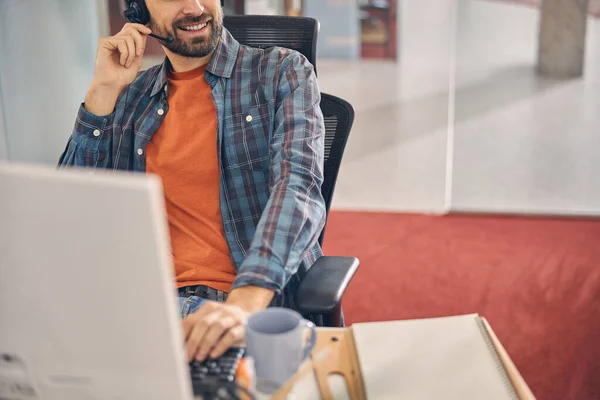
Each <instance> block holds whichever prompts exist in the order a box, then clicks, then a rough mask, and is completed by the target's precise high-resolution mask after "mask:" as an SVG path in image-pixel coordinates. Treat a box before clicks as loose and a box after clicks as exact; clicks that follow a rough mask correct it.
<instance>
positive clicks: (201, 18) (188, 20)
mask: <svg viewBox="0 0 600 400" xmlns="http://www.w3.org/2000/svg"><path fill="white" fill-rule="evenodd" d="M212 19H213V16H212V15H209V14H202V15H198V16H195V17H183V18H181V19H178V20H177V21H175V22H174V23H173V25H175V26H182V25H198V24H203V23H205V22H209V21H211V20H212Z"/></svg>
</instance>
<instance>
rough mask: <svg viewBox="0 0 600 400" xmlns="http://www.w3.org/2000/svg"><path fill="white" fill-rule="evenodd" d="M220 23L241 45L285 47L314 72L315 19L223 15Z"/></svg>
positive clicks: (315, 57) (316, 30)
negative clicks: (299, 55) (292, 51)
mask: <svg viewBox="0 0 600 400" xmlns="http://www.w3.org/2000/svg"><path fill="white" fill-rule="evenodd" d="M223 24H224V25H225V27H226V28H227V30H228V31H229V32H230V33H231V35H232V36H233V37H234V38H235V39H236V40H237V41H238V42H240V43H241V44H244V45H246V46H251V47H258V48H261V49H265V48H268V47H274V46H279V47H285V48H287V49H292V50H296V51H298V52H299V53H302V54H303V55H304V57H306V58H307V59H308V61H309V62H310V63H311V64H312V65H313V67H314V68H315V74H316V73H317V65H316V62H317V36H318V34H319V22H318V21H317V20H316V19H313V18H304V17H285V16H279V15H226V16H225V18H224V21H223Z"/></svg>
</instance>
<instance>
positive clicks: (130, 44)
mask: <svg viewBox="0 0 600 400" xmlns="http://www.w3.org/2000/svg"><path fill="white" fill-rule="evenodd" d="M123 39H124V40H125V44H126V45H127V61H125V66H126V67H127V68H129V67H130V66H131V63H132V62H133V60H134V59H135V56H136V53H135V42H134V41H133V37H131V36H123Z"/></svg>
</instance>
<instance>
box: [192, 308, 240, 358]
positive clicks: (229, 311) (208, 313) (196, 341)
mask: <svg viewBox="0 0 600 400" xmlns="http://www.w3.org/2000/svg"><path fill="white" fill-rule="evenodd" d="M247 317H248V313H247V312H246V311H244V310H242V308H240V307H238V306H236V305H230V304H222V303H218V302H214V301H209V302H206V303H204V304H203V305H202V306H201V307H200V309H199V310H198V311H196V312H195V313H193V314H190V315H189V316H188V317H186V318H185V319H184V320H183V331H184V335H185V342H186V348H187V358H188V361H192V360H193V359H194V358H195V359H197V360H198V361H203V360H204V359H205V358H206V357H207V356H209V355H210V357H211V358H217V357H219V356H220V355H222V354H223V353H224V352H225V351H226V350H227V349H228V348H229V347H231V346H233V345H234V344H236V343H239V342H242V341H243V340H244V324H245V323H246V319H247Z"/></svg>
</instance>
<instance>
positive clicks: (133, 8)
mask: <svg viewBox="0 0 600 400" xmlns="http://www.w3.org/2000/svg"><path fill="white" fill-rule="evenodd" d="M125 6H126V8H125V12H124V13H123V15H125V18H127V19H128V20H129V21H130V22H133V23H134V24H142V25H148V24H149V23H150V12H149V11H148V8H147V7H146V2H145V0H125ZM150 36H152V37H153V38H156V39H158V40H162V41H165V42H167V43H171V42H172V41H173V40H175V38H174V37H173V36H167V37H162V36H158V35H155V34H154V33H151V34H150Z"/></svg>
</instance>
